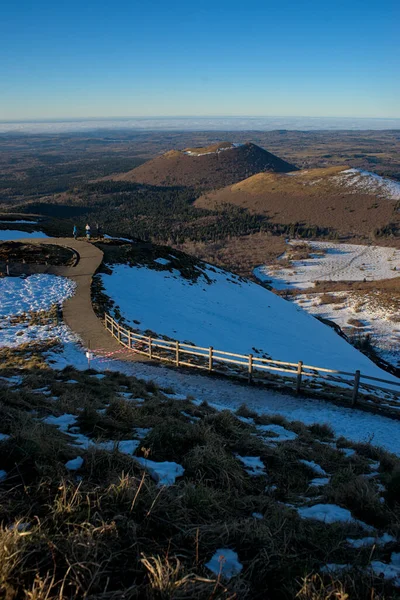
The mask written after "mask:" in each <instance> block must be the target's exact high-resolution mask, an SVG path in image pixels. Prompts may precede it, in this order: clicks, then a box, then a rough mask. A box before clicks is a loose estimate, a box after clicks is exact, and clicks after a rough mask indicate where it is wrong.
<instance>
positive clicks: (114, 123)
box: [0, 116, 400, 134]
mask: <svg viewBox="0 0 400 600" xmlns="http://www.w3.org/2000/svg"><path fill="white" fill-rule="evenodd" d="M392 129H395V130H396V129H399V130H400V118H384V117H377V118H376V117H373V118H368V117H300V116H228V117H222V116H213V117H207V116H186V117H184V116H182V117H181V116H175V117H173V116H171V117H168V116H167V117H161V116H155V117H145V116H142V117H77V118H74V117H64V118H52V119H15V120H0V134H5V133H9V134H12V133H27V134H29V133H49V134H51V133H79V132H83V131H86V132H89V131H101V130H103V131H107V130H110V131H112V130H114V131H116V130H125V131H126V130H131V131H135V130H136V131H142V132H144V131H162V130H164V131H168V130H171V131H207V130H209V131H274V130H289V131H290V130H292V131H302V130H304V131H321V130H328V131H329V130H330V131H338V130H357V131H362V130H392Z"/></svg>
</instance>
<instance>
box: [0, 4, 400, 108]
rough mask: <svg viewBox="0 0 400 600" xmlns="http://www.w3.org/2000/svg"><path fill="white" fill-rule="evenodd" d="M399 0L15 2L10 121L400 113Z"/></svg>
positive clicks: (5, 60)
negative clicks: (99, 117)
mask: <svg viewBox="0 0 400 600" xmlns="http://www.w3.org/2000/svg"><path fill="white" fill-rule="evenodd" d="M399 5H400V3H399V2H397V1H394V0H382V1H381V2H378V1H377V0H363V1H360V0H348V1H346V2H344V1H337V0H333V1H332V2H330V3H324V2H323V1H322V0H319V1H317V0H297V1H292V0H288V1H285V0H281V2H279V1H277V0H274V2H270V1H269V0H256V1H254V0H248V1H247V2H245V1H244V0H242V1H240V2H239V1H236V0H230V1H227V0H220V1H219V2H217V1H215V0H214V1H213V2H211V1H209V0H202V1H201V2H200V1H198V2H193V1H191V2H189V1H185V2H183V1H181V0H175V1H174V2H172V3H169V2H165V1H164V2H159V1H158V0H157V1H154V2H151V1H147V2H146V0H142V1H141V2H140V3H139V2H137V1H136V0H133V1H131V2H127V1H125V0H116V1H115V2H109V1H104V0H98V2H93V1H92V0H87V1H86V2H83V1H82V0H81V1H79V2H78V1H76V0H70V1H65V0H59V1H58V2H57V1H53V2H48V1H42V0H38V1H37V2H36V3H34V2H32V1H30V2H25V1H19V0H13V1H11V0H5V5H3V8H2V9H1V36H0V120H2V119H4V120H5V119H10V120H12V119H23V118H61V117H96V116H176V115H177V116H179V115H207V116H209V115H217V116H218V115H249V116H252V115H283V116H284V115H295V116H296V115H301V116H352V117H400V43H399V38H400V36H399V26H398V23H399V18H400V7H399Z"/></svg>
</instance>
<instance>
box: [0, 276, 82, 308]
mask: <svg viewBox="0 0 400 600" xmlns="http://www.w3.org/2000/svg"><path fill="white" fill-rule="evenodd" d="M75 287H76V284H75V283H74V282H73V281H71V280H70V279H67V278H65V277H58V276H57V275H46V274H38V275H30V276H29V277H3V278H2V279H0V318H4V317H9V316H12V315H21V314H23V313H27V312H39V311H41V310H48V309H49V308H51V306H52V305H53V304H59V305H61V304H62V303H63V302H64V300H66V299H67V298H69V297H70V296H72V295H73V293H74V291H75Z"/></svg>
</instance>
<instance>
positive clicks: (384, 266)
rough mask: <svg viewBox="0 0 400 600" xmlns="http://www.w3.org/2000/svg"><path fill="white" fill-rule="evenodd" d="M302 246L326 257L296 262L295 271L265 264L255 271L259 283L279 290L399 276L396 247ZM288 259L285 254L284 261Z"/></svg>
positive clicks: (319, 256)
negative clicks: (316, 282)
mask: <svg viewBox="0 0 400 600" xmlns="http://www.w3.org/2000/svg"><path fill="white" fill-rule="evenodd" d="M298 243H299V241H298V240H291V241H290V242H289V244H292V245H293V244H298ZM301 243H302V244H307V245H308V246H310V248H311V249H314V250H315V251H316V252H320V251H321V250H322V251H324V252H325V254H323V255H314V256H313V257H311V258H307V259H303V260H295V261H293V262H292V268H283V269H279V268H276V265H274V266H272V267H270V266H268V265H262V266H260V267H257V268H256V269H254V275H255V276H256V277H257V278H258V279H260V281H269V282H271V285H272V287H274V288H275V289H277V290H282V289H287V288H292V289H293V288H298V289H305V288H310V287H313V286H314V283H315V281H363V280H364V279H366V280H367V281H377V280H379V279H393V278H395V277H399V276H400V250H396V249H395V248H382V247H381V246H361V245H357V244H335V243H333V242H306V241H303V240H302V241H301ZM288 252H289V251H288ZM287 257H288V254H287V253H285V254H283V255H282V257H281V258H283V259H285V258H287Z"/></svg>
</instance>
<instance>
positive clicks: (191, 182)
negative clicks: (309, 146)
mask: <svg viewBox="0 0 400 600" xmlns="http://www.w3.org/2000/svg"><path fill="white" fill-rule="evenodd" d="M295 170H296V167H295V166H294V165H292V164H290V163H288V162H286V161H285V160H282V159H281V158H279V157H278V156H275V155H274V154H271V153H270V152H267V151H266V150H264V149H263V148H260V147H259V146H256V145H255V144H252V143H246V144H233V143H231V142H221V143H216V144H213V145H211V146H207V147H202V148H185V149H184V150H171V151H169V152H166V153H165V154H162V155H161V156H158V157H157V158H154V159H152V160H149V161H148V162H146V163H144V164H143V165H140V166H139V167H137V168H136V169H132V170H131V171H128V172H127V173H121V174H118V175H115V176H114V177H111V179H113V180H115V181H131V182H136V183H144V184H148V185H158V186H185V187H195V188H202V189H217V188H221V187H224V186H227V185H232V184H233V183H237V182H238V181H241V180H242V179H245V178H247V177H251V176H252V175H254V174H255V173H265V172H272V173H287V172H289V171H295ZM108 179H110V178H108Z"/></svg>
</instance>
